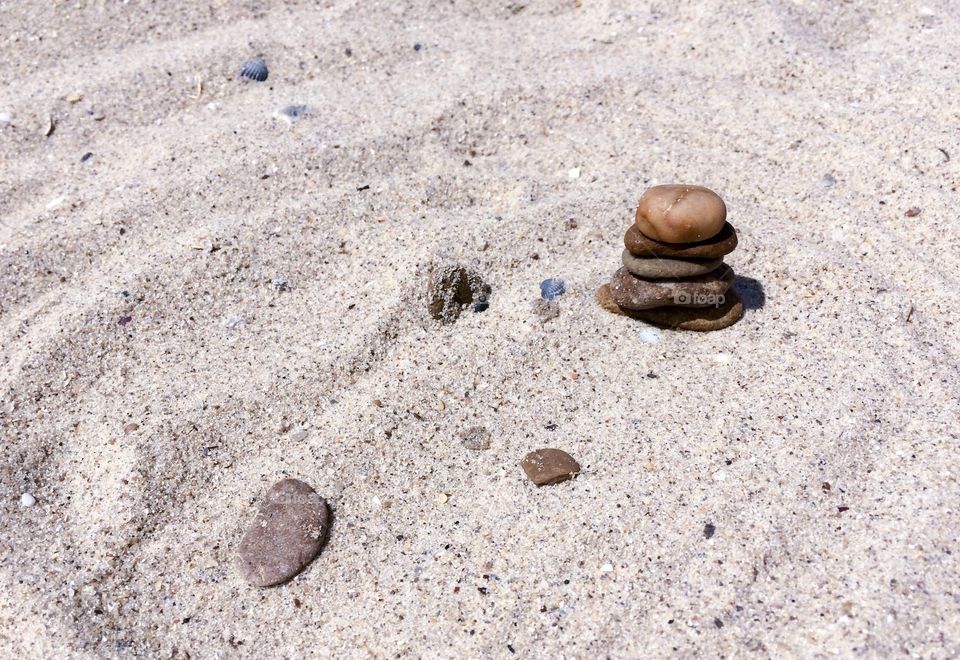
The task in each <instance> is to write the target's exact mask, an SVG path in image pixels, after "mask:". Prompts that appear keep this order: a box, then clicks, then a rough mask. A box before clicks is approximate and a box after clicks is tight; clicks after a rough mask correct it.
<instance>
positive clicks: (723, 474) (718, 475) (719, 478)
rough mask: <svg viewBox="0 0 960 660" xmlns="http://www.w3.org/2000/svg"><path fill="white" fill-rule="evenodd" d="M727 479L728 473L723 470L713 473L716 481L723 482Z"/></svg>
mask: <svg viewBox="0 0 960 660" xmlns="http://www.w3.org/2000/svg"><path fill="white" fill-rule="evenodd" d="M726 478H727V473H726V472H724V471H723V470H717V471H716V472H714V473H713V480H714V481H723V480H724V479H726Z"/></svg>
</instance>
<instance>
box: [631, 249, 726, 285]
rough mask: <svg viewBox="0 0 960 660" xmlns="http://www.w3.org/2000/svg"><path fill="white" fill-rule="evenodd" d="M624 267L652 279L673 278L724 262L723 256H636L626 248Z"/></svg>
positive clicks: (635, 273)
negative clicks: (678, 257) (693, 257)
mask: <svg viewBox="0 0 960 660" xmlns="http://www.w3.org/2000/svg"><path fill="white" fill-rule="evenodd" d="M620 259H621V261H623V267H624V268H626V269H627V270H629V271H630V272H631V273H633V274H634V275H636V276H637V277H649V278H651V279H671V278H676V277H696V276H697V275H706V274H707V273H709V272H711V271H714V270H716V269H717V268H719V267H720V264H722V263H723V257H719V258H716V259H670V258H668V257H635V256H633V255H632V254H630V250H624V251H623V255H622V256H621V257H620Z"/></svg>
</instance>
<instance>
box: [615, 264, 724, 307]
mask: <svg viewBox="0 0 960 660" xmlns="http://www.w3.org/2000/svg"><path fill="white" fill-rule="evenodd" d="M733 280H734V274H733V269H731V268H730V266H727V265H726V264H723V265H722V266H720V268H718V269H716V270H715V271H713V272H712V273H707V274H706V275H698V276H697V277H688V278H685V279H671V280H647V279H643V278H641V277H637V276H636V275H634V274H633V273H631V272H630V271H628V270H627V269H626V268H621V269H619V270H618V271H617V272H616V273H614V274H613V277H612V278H611V279H610V294H611V295H612V296H613V299H614V301H616V303H617V304H618V305H619V306H620V307H626V308H627V309H652V308H654V307H664V306H666V305H679V306H684V307H708V306H712V305H716V304H717V303H718V302H722V296H723V294H724V293H725V292H726V290H727V289H729V288H730V285H731V284H733Z"/></svg>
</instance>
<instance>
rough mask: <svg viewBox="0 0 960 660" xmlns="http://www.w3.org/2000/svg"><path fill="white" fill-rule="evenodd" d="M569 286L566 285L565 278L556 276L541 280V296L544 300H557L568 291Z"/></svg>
mask: <svg viewBox="0 0 960 660" xmlns="http://www.w3.org/2000/svg"><path fill="white" fill-rule="evenodd" d="M566 291H567V287H566V286H565V285H564V283H563V280H557V279H554V278H552V277H551V278H550V279H546V280H544V281H542V282H540V297H541V298H543V299H544V300H556V299H557V298H559V297H560V296H562V295H563V294H564V293H566Z"/></svg>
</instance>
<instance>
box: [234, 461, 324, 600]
mask: <svg viewBox="0 0 960 660" xmlns="http://www.w3.org/2000/svg"><path fill="white" fill-rule="evenodd" d="M329 531H330V509H329V507H327V503H326V501H325V500H324V499H323V498H322V497H320V496H319V495H318V494H317V493H316V492H315V491H314V490H313V488H311V487H310V486H308V485H307V484H305V483H304V482H302V481H300V480H298V479H283V480H282V481H278V482H277V483H276V484H274V485H273V486H272V487H271V488H270V490H268V491H267V493H266V495H265V496H264V498H263V502H262V503H261V504H260V509H259V511H258V512H257V516H256V517H255V518H254V520H253V523H252V524H251V525H250V528H249V529H248V530H247V533H246V534H244V535H243V539H242V540H241V541H240V547H239V549H238V551H237V568H238V570H239V571H240V574H241V575H242V576H243V577H244V579H245V580H246V581H247V582H249V583H250V584H252V585H254V586H257V587H269V586H272V585H275V584H280V583H281V582H286V581H287V580H289V579H290V578H292V577H293V576H294V575H296V574H297V573H299V572H300V571H302V570H303V569H304V568H306V566H307V565H308V564H309V563H310V562H311V561H313V559H314V558H315V557H316V556H317V555H318V554H320V550H322V549H323V545H324V543H326V540H327V534H328V532H329Z"/></svg>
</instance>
